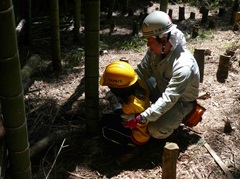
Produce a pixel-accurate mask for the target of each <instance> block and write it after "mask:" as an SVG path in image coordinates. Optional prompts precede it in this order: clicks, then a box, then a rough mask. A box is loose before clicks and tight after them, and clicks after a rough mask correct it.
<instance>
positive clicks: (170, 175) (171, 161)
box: [162, 142, 179, 179]
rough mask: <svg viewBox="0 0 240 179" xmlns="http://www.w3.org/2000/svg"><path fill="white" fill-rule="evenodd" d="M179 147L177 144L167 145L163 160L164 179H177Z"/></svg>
mask: <svg viewBox="0 0 240 179" xmlns="http://www.w3.org/2000/svg"><path fill="white" fill-rule="evenodd" d="M178 155H179V147H178V145H177V144H176V143H171V142H170V143H166V145H165V146H164V149H163V158H162V179H176V168H177V167H176V164H177V158H178Z"/></svg>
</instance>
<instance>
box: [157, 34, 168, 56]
mask: <svg viewBox="0 0 240 179" xmlns="http://www.w3.org/2000/svg"><path fill="white" fill-rule="evenodd" d="M170 36H171V32H169V33H168V35H167V41H169V39H170ZM156 39H157V41H158V43H159V44H162V52H161V54H162V59H164V57H165V55H164V51H165V47H166V45H165V43H163V42H162V39H161V38H160V37H159V36H156Z"/></svg>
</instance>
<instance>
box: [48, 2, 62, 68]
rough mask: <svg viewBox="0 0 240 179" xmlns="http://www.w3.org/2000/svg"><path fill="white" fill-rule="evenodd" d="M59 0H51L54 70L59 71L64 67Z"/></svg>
mask: <svg viewBox="0 0 240 179" xmlns="http://www.w3.org/2000/svg"><path fill="white" fill-rule="evenodd" d="M58 3H59V2H58V0H50V8H51V14H50V17H51V40H52V63H53V70H54V71H56V72H58V71H61V69H62V64H61V49H60V32H59V4H58Z"/></svg>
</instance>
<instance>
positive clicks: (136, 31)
mask: <svg viewBox="0 0 240 179" xmlns="http://www.w3.org/2000/svg"><path fill="white" fill-rule="evenodd" d="M138 34H139V24H138V22H137V21H134V22H133V31H132V35H133V36H138Z"/></svg>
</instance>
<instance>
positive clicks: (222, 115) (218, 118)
mask: <svg viewBox="0 0 240 179" xmlns="http://www.w3.org/2000/svg"><path fill="white" fill-rule="evenodd" d="M158 6H159V4H157V3H154V4H153V6H151V7H149V8H148V11H149V12H151V11H153V10H154V9H155V8H156V7H158ZM179 6H182V4H169V7H168V8H169V9H172V10H173V14H172V19H173V22H174V23H175V24H177V25H178V28H179V29H180V30H182V31H183V32H184V33H185V35H186V38H187V46H188V48H189V49H190V50H191V51H192V52H193V53H194V50H195V49H204V50H205V57H204V61H205V64H204V65H205V67H204V76H203V82H202V83H201V84H200V93H201V94H204V93H209V95H210V96H209V97H208V98H205V99H199V100H198V101H199V103H200V104H202V105H203V106H204V107H205V108H206V109H207V110H206V112H205V113H204V115H203V120H202V121H201V122H200V123H199V124H198V125H197V126H195V127H193V128H188V127H185V126H181V133H180V134H179V136H177V137H176V138H172V139H166V140H164V141H161V140H157V141H154V140H153V141H152V142H149V144H147V145H146V146H144V147H143V148H141V149H139V151H137V154H136V155H134V156H133V157H129V158H128V157H127V156H125V157H126V158H125V159H126V161H125V160H124V158H121V157H120V156H117V155H113V154H111V153H109V151H111V149H109V150H106V149H105V148H104V146H103V145H102V144H101V142H100V140H99V136H90V135H89V134H87V131H86V124H85V122H86V120H85V109H84V99H85V98H84V83H82V82H81V80H82V79H83V77H84V59H83V58H82V48H83V45H82V46H81V45H79V44H78V43H74V42H73V40H72V39H73V34H72V32H69V31H63V32H61V50H62V59H63V73H62V74H59V75H58V76H56V75H55V74H54V73H53V72H52V69H51V44H50V43H49V42H50V39H49V38H43V37H39V38H38V39H37V38H35V39H34V41H33V43H34V47H32V49H28V50H26V49H25V51H24V47H22V46H21V44H20V45H19V49H20V56H21V58H22V60H26V59H27V58H28V57H29V54H30V53H37V54H39V55H40V56H41V58H42V62H41V65H40V66H39V68H38V70H37V71H36V72H35V73H34V75H33V76H32V79H33V80H34V82H33V84H32V85H31V87H30V88H29V91H28V92H27V94H26V95H25V104H26V116H27V120H28V128H29V140H30V146H31V148H33V147H34V146H35V144H36V143H37V142H38V141H40V140H41V139H44V137H49V138H48V139H49V140H50V143H49V144H48V145H46V147H45V149H44V150H42V151H40V152H38V151H37V152H36V155H34V157H33V160H32V172H33V178H34V179H44V178H46V176H47V175H48V174H49V177H48V178H59V179H60V178H69V179H77V178H161V175H162V168H161V161H162V153H163V147H164V145H165V143H166V142H175V143H177V144H178V146H179V149H180V153H179V157H178V160H177V178H179V179H180V178H182V179H193V178H197V179H201V178H204V179H205V178H211V179H225V178H228V177H227V175H226V173H228V172H229V173H230V174H231V175H232V176H233V177H234V178H240V117H239V116H240V107H239V105H240V77H239V74H240V49H239V40H240V36H239V31H233V27H232V25H230V23H229V22H230V19H231V12H230V10H229V11H228V10H227V11H226V13H225V14H224V15H223V16H221V17H219V16H218V10H217V9H214V10H211V11H210V12H209V19H208V22H209V21H210V20H211V19H215V20H216V28H213V29H209V27H208V22H207V23H204V24H203V23H201V17H202V14H200V13H199V9H197V8H196V7H192V6H189V5H185V20H182V21H178V12H179ZM190 12H195V13H196V16H195V20H192V19H189V17H190ZM139 14H140V10H136V11H135V12H134V16H131V17H127V16H123V15H121V14H120V13H114V14H113V19H114V20H116V26H115V29H114V31H113V33H112V34H111V35H105V36H104V34H108V33H109V24H107V23H106V24H104V23H102V24H101V37H104V38H109V39H110V40H109V42H110V44H109V45H108V46H107V47H102V49H101V50H103V52H104V53H102V54H101V56H100V59H99V62H100V63H99V73H100V75H101V74H102V72H103V70H104V69H105V67H106V65H108V64H109V63H110V62H112V61H115V60H118V59H120V58H121V57H125V58H126V59H127V60H129V63H130V64H131V65H133V66H134V67H135V66H136V65H137V64H138V63H139V62H140V60H141V59H142V58H143V56H144V54H145V51H146V48H147V47H146V45H145V46H143V47H142V50H135V49H131V50H129V49H125V50H123V49H120V48H118V47H117V46H116V47H115V46H114V44H116V43H115V42H117V41H127V40H128V39H132V37H131V33H132V22H133V20H134V19H137V18H138V16H139ZM102 16H104V15H102ZM105 17H106V14H105ZM194 24H199V25H200V31H199V36H198V37H197V38H191V32H192V28H193V25H194ZM66 28H68V29H70V30H71V27H66ZM33 33H34V35H35V36H38V35H39V33H40V31H33ZM140 36H141V33H140ZM139 40H140V39H139ZM129 41H130V40H129ZM111 42H112V44H113V45H111ZM229 49H233V51H234V52H235V53H234V55H233V56H232V57H231V59H230V64H229V73H228V77H227V79H226V80H225V81H224V82H219V81H218V80H217V77H216V74H217V70H218V64H219V59H220V55H223V54H225V53H226V51H227V50H229ZM23 51H24V53H23ZM25 52H27V53H25ZM106 90H107V89H106V88H104V87H101V86H100V87H99V98H100V115H102V114H103V113H105V112H109V105H108V103H107V102H106V101H105V100H104V99H103V97H104V93H105V92H106ZM227 121H229V122H230V123H228V122H227ZM226 124H230V126H231V128H230V129H231V130H228V131H226V130H225V129H226ZM206 144H208V145H209V146H210V147H211V149H212V150H213V151H214V152H215V154H216V156H217V157H218V158H219V160H220V161H221V162H222V163H223V165H225V166H226V168H225V172H226V171H228V172H226V173H225V172H224V168H223V167H221V166H220V165H219V164H218V163H217V161H216V157H214V156H212V155H211V153H210V151H209V150H208V149H207V148H206V146H207V145H206ZM127 159H128V160H127ZM117 161H118V162H117Z"/></svg>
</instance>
